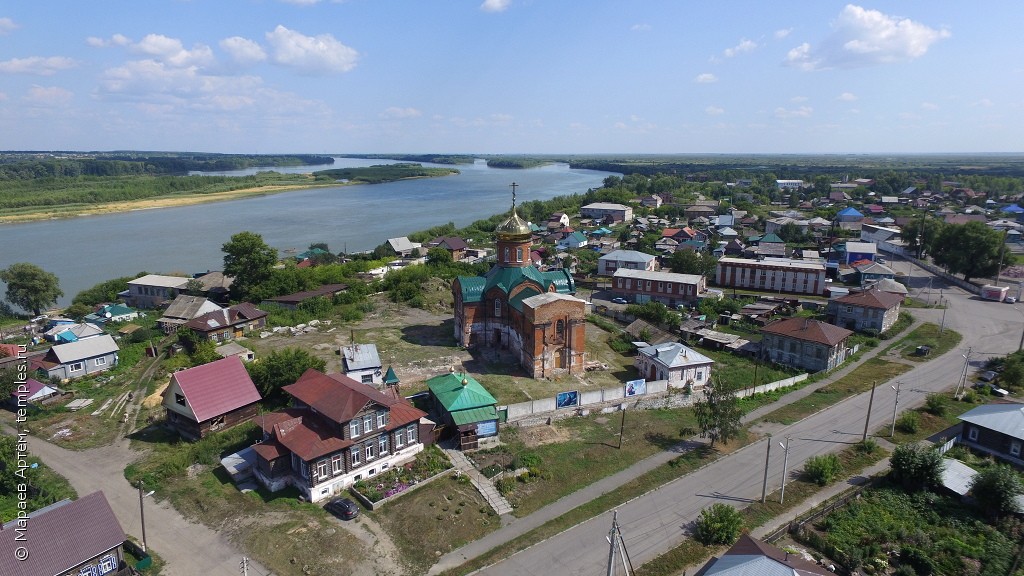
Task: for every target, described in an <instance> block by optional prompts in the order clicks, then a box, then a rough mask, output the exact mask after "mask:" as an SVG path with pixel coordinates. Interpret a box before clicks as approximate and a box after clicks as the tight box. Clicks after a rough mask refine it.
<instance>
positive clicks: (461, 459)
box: [441, 447, 512, 516]
mask: <svg viewBox="0 0 1024 576" xmlns="http://www.w3.org/2000/svg"><path fill="white" fill-rule="evenodd" d="M441 449H442V450H444V453H445V454H447V455H448V459H449V460H451V461H452V465H454V466H455V469H456V470H458V471H459V472H461V473H463V474H465V475H466V476H468V477H469V481H470V482H472V483H473V486H475V487H476V489H477V491H478V492H480V494H481V495H482V496H483V497H484V500H486V501H487V504H489V505H490V506H491V508H492V509H493V510H494V511H495V512H497V513H498V516H504V515H505V514H510V513H511V512H512V505H511V504H509V503H508V500H506V499H505V497H504V496H502V495H501V493H500V492H498V489H497V488H495V486H494V482H491V481H490V479H488V478H487V477H486V476H484V475H483V474H481V473H480V471H479V470H477V469H476V466H473V464H472V463H471V462H470V461H469V459H467V458H466V455H465V454H463V453H462V451H461V450H454V449H452V448H447V447H442V448H441Z"/></svg>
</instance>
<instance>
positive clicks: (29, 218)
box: [0, 182, 343, 223]
mask: <svg viewBox="0 0 1024 576" xmlns="http://www.w3.org/2000/svg"><path fill="white" fill-rule="evenodd" d="M342 185H343V184H341V183H340V182H332V183H330V184H321V185H317V184H294V185H288V186H260V187H257V188H243V189H240V190H231V191H228V192H214V193H210V194H188V195H180V196H169V197H163V198H147V199H145V200H129V201H127V202H105V203H103V204H92V205H88V206H77V207H75V208H71V209H68V208H66V207H61V206H54V207H52V208H51V207H40V208H39V209H38V210H36V211H33V212H25V213H23V214H0V223H12V222H33V221H36V220H54V219H58V218H75V217H77V216H94V215H97V214H114V213H118V212H132V211H134V210H152V209H156V208H173V207H175V206H191V205H193V204H206V203H207V202H223V201H225V200H238V199H240V198H249V197H253V196H265V195H267V194H278V193H280V192H288V191H291V190H308V189H310V188H317V187H320V186H342Z"/></svg>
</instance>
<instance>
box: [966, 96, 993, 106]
mask: <svg viewBox="0 0 1024 576" xmlns="http://www.w3.org/2000/svg"><path fill="white" fill-rule="evenodd" d="M971 106H980V107H982V108H991V107H992V101H991V100H989V99H988V98H982V99H981V100H978V101H976V102H972V103H971Z"/></svg>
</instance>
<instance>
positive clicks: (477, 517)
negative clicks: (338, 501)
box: [367, 476, 501, 574]
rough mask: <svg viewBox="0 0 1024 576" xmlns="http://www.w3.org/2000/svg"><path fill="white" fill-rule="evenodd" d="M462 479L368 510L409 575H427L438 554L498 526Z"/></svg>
mask: <svg viewBox="0 0 1024 576" xmlns="http://www.w3.org/2000/svg"><path fill="white" fill-rule="evenodd" d="M462 478H464V480H461V479H456V478H455V477H454V476H448V477H446V478H439V479H437V480H435V481H433V482H431V483H430V484H428V485H427V486H424V487H423V488H420V489H418V490H416V491H414V492H410V493H409V494H407V495H405V496H402V497H401V498H398V499H396V500H394V501H392V502H389V503H388V504H386V505H385V506H384V507H383V508H381V509H379V510H376V511H373V512H367V514H368V515H370V516H372V517H373V518H374V519H375V520H376V521H377V522H379V523H380V525H381V527H382V528H383V529H384V530H386V531H387V532H388V534H389V535H390V536H391V539H392V540H393V541H394V542H395V545H397V546H398V548H399V550H400V551H401V553H402V560H403V561H404V562H405V563H406V564H407V565H408V567H409V569H410V571H411V572H412V573H413V574H425V573H426V572H427V570H428V569H429V568H430V566H431V565H432V564H433V563H434V562H435V561H436V560H437V558H438V557H439V556H440V555H442V554H446V553H448V552H450V551H452V550H454V549H456V548H459V547H460V546H463V545H464V544H466V543H468V542H471V541H473V540H476V539H478V538H481V537H483V536H484V535H486V534H487V533H489V532H492V531H494V530H496V529H498V528H499V527H500V526H501V519H500V518H498V516H497V514H495V512H494V510H492V509H491V507H490V506H488V505H487V502H486V501H485V500H484V499H483V497H482V496H480V493H479V492H477V490H476V488H474V487H473V485H472V484H470V483H469V481H468V477H465V476H463V477H462Z"/></svg>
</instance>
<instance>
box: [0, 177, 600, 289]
mask: <svg viewBox="0 0 1024 576" xmlns="http://www.w3.org/2000/svg"><path fill="white" fill-rule="evenodd" d="M389 162H393V161H387V160H377V159H373V160H367V159H361V158H336V159H335V163H334V165H333V166H294V167H287V168H280V169H275V168H262V169H257V168H249V169H245V170H238V171H231V172H217V173H211V174H218V175H234V176H240V175H245V174H252V173H254V172H256V171H258V170H278V171H281V172H311V171H316V170H324V169H328V168H346V167H359V166H370V165H373V164H385V163H389ZM424 166H441V165H434V164H424ZM456 168H458V169H459V170H460V171H461V173H460V174H458V175H454V176H446V177H440V178H421V179H415V180H404V181H401V182H389V183H385V184H363V185H357V186H338V187H330V188H312V189H307V190H295V191H292V192H282V193H279V194H272V195H269V196H260V197H254V198H244V199H240V200H228V201H224V202H214V203H210V204H196V205H193V206H181V207H177V208H160V209H153V210H138V211H132V212H124V213H120V214H104V215H97V216H82V217H78V218H70V219H61V220H46V221H40V222H26V223H21V224H2V225H0V246H3V247H4V248H5V249H4V250H3V251H0V268H6V267H7V266H9V265H10V264H13V263H15V262H31V263H33V264H36V265H38V266H40V267H41V268H43V269H44V270H47V271H48V272H53V273H54V274H56V275H57V277H58V278H60V287H61V290H63V291H64V297H63V298H61V299H60V300H59V302H58V303H59V304H61V305H65V304H68V303H70V301H71V298H72V297H74V295H75V294H77V293H78V292H79V291H81V290H84V289H86V288H89V287H92V286H94V285H95V284H97V283H99V282H102V281H104V280H108V279H110V278H116V277H119V276H129V275H134V274H136V273H138V272H141V271H146V272H151V273H172V272H184V273H196V272H205V271H207V270H219V269H220V268H221V267H222V265H223V257H224V254H223V253H222V252H221V246H222V245H223V244H224V242H226V241H227V240H228V239H229V238H230V237H231V235H232V234H235V233H237V232H241V231H244V230H248V231H252V232H257V233H259V234H262V235H263V239H264V240H265V241H266V242H267V244H269V245H271V246H273V247H275V248H277V249H278V250H281V251H282V252H283V251H285V250H298V251H302V250H304V249H306V248H307V247H308V246H309V245H310V244H312V243H314V242H326V243H327V244H328V245H329V246H330V248H331V250H332V251H334V252H340V251H342V250H348V251H349V252H357V251H362V250H371V249H373V248H374V247H376V246H378V245H379V244H381V243H383V242H385V241H386V240H387V239H388V238H394V237H397V236H405V235H407V234H409V233H411V232H416V231H418V230H425V229H427V228H430V227H432V226H437V225H440V224H445V223H446V222H454V223H455V225H456V226H459V227H461V226H466V225H468V224H470V223H472V222H474V221H475V220H479V219H481V218H487V217H489V216H491V215H493V214H497V213H499V212H503V211H506V210H508V207H509V205H510V203H511V194H510V188H509V184H511V183H512V182H513V181H514V182H516V183H517V184H519V186H518V187H517V192H516V196H517V199H518V201H520V202H523V201H528V200H547V199H550V198H553V197H555V196H564V195H569V194H582V193H585V192H586V191H587V190H588V189H589V188H597V187H600V186H601V184H602V181H603V180H604V178H606V177H607V176H609V175H610V174H611V173H610V172H600V171H596V170H577V169H572V168H569V166H568V165H566V164H552V165H547V166H542V167H539V168H530V169H525V170H508V169H499V168H489V167H488V166H487V165H486V163H484V162H483V161H482V160H478V161H477V162H476V163H474V164H471V165H470V164H460V165H458V166H456Z"/></svg>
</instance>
